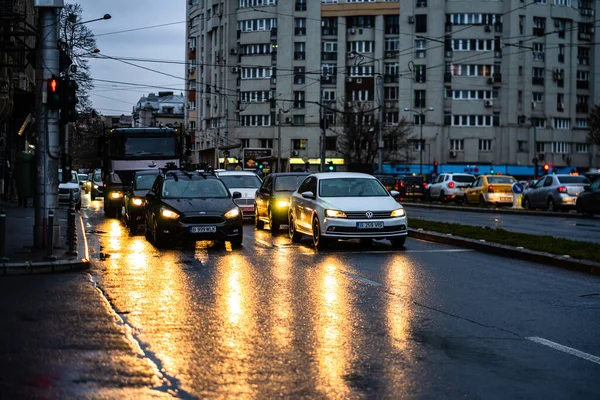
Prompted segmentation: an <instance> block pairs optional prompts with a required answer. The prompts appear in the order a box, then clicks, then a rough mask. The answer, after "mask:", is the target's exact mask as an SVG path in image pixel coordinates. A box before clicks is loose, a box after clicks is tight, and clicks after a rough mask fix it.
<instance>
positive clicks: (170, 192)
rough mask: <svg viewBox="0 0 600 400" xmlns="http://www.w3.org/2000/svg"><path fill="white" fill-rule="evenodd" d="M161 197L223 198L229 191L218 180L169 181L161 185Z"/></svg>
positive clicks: (180, 179) (181, 179)
mask: <svg viewBox="0 0 600 400" xmlns="http://www.w3.org/2000/svg"><path fill="white" fill-rule="evenodd" d="M162 196H163V197H164V198H168V199H195V198H223V197H229V191H228V190H227V188H226V187H225V185H223V182H221V181H220V180H218V179H185V178H179V179H178V180H175V179H170V180H167V181H165V184H164V185H163V192H162Z"/></svg>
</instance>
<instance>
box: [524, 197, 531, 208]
mask: <svg viewBox="0 0 600 400" xmlns="http://www.w3.org/2000/svg"><path fill="white" fill-rule="evenodd" d="M523 208H525V209H526V210H531V202H530V201H529V197H525V199H523Z"/></svg>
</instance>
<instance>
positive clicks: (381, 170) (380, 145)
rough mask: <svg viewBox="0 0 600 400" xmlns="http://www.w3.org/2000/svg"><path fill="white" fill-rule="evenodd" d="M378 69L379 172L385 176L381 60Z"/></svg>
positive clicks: (378, 61)
mask: <svg viewBox="0 0 600 400" xmlns="http://www.w3.org/2000/svg"><path fill="white" fill-rule="evenodd" d="M377 69H378V70H379V137H378V140H377V141H378V146H379V170H378V171H377V172H378V173H380V174H383V118H384V111H385V107H384V103H383V90H384V89H383V71H382V70H381V60H377Z"/></svg>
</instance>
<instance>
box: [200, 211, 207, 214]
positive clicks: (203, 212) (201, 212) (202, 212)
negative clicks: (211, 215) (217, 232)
mask: <svg viewBox="0 0 600 400" xmlns="http://www.w3.org/2000/svg"><path fill="white" fill-rule="evenodd" d="M198 214H200V215H204V214H206V211H200V212H199V213H198Z"/></svg>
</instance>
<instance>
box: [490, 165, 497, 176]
mask: <svg viewBox="0 0 600 400" xmlns="http://www.w3.org/2000/svg"><path fill="white" fill-rule="evenodd" d="M495 174H496V171H494V167H491V168H490V175H495Z"/></svg>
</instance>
